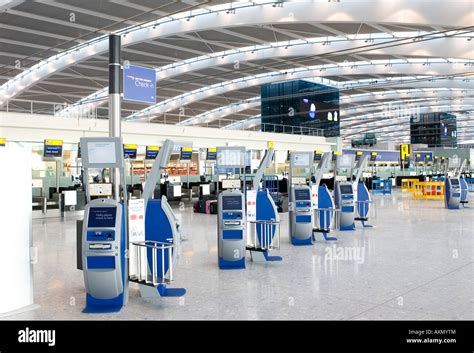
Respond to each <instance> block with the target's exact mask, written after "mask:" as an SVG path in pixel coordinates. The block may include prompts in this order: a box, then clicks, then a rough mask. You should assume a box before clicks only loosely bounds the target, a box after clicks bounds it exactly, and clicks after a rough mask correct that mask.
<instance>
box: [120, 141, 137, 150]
mask: <svg viewBox="0 0 474 353" xmlns="http://www.w3.org/2000/svg"><path fill="white" fill-rule="evenodd" d="M123 148H124V149H126V150H136V149H138V145H136V144H133V143H124V145H123Z"/></svg>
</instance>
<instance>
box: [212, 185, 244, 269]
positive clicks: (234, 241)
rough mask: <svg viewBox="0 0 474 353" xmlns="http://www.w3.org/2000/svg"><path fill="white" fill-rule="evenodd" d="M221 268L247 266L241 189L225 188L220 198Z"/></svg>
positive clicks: (219, 235) (219, 245)
mask: <svg viewBox="0 0 474 353" xmlns="http://www.w3.org/2000/svg"><path fill="white" fill-rule="evenodd" d="M218 210H219V212H218V232H217V236H218V239H217V244H218V255H219V259H218V261H219V268H221V269H238V268H245V249H246V237H245V236H246V234H245V201H244V194H243V193H242V192H241V191H240V190H225V191H223V192H221V193H220V194H219V200H218Z"/></svg>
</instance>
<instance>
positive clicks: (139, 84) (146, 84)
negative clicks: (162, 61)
mask: <svg viewBox="0 0 474 353" xmlns="http://www.w3.org/2000/svg"><path fill="white" fill-rule="evenodd" d="M123 99H125V100H128V101H134V102H143V103H149V104H155V103H156V73H155V70H154V69H150V68H147V67H142V66H135V65H130V64H127V63H125V64H124V65H123Z"/></svg>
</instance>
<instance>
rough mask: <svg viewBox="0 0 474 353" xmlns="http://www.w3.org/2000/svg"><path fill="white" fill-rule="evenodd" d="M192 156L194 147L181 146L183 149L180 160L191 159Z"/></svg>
mask: <svg viewBox="0 0 474 353" xmlns="http://www.w3.org/2000/svg"><path fill="white" fill-rule="evenodd" d="M192 157H193V148H192V147H181V151H180V153H179V160H180V161H190V160H191V158H192Z"/></svg>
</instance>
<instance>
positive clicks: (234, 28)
mask: <svg viewBox="0 0 474 353" xmlns="http://www.w3.org/2000/svg"><path fill="white" fill-rule="evenodd" d="M0 11H1V14H0V25H1V28H2V31H0V48H1V49H0V109H1V110H7V109H8V110H9V111H19V112H21V111H25V112H27V111H31V110H32V107H33V106H34V107H36V108H35V109H36V111H38V112H44V113H54V114H56V115H59V116H63V117H64V118H68V117H71V116H74V117H81V116H83V115H84V114H90V112H91V111H92V112H93V114H94V116H97V117H98V118H107V115H108V111H107V104H106V103H107V101H106V99H105V98H106V94H107V84H108V65H107V64H108V59H107V50H108V34H110V33H116V34H119V35H121V36H122V44H123V59H124V60H127V61H129V62H131V63H133V64H136V65H141V66H147V67H152V68H154V69H155V71H156V81H157V85H156V86H157V93H156V95H157V104H156V105H154V106H151V107H148V106H146V105H143V104H139V103H136V102H124V103H123V106H122V108H123V110H122V116H123V119H126V120H131V121H152V122H160V123H167V124H180V125H191V124H192V125H202V126H213V127H221V128H229V129H231V128H240V129H246V128H249V129H251V128H256V127H258V126H259V124H260V120H259V119H260V118H259V114H260V99H259V97H260V85H261V84H264V83H271V82H282V81H290V80H295V79H305V80H310V81H314V82H321V83H324V84H327V85H330V86H333V87H336V88H338V89H339V90H340V94H341V99H340V104H341V109H340V113H341V114H340V118H341V128H342V129H341V134H342V136H343V138H345V139H346V140H345V141H346V142H347V141H349V140H350V138H352V137H353V136H355V135H357V134H360V133H362V132H364V131H370V132H375V133H376V134H377V135H378V136H379V137H380V138H381V140H393V141H399V142H402V141H407V139H409V125H408V118H409V114H410V109H415V110H416V111H417V112H432V111H440V112H445V111H446V112H454V113H455V114H457V116H458V136H459V141H460V142H462V141H464V140H465V141H467V140H472V138H473V135H474V128H473V126H472V125H471V124H470V123H469V122H470V121H471V120H472V111H473V109H472V104H473V95H474V84H473V82H474V81H473V80H472V79H473V78H472V74H473V72H474V42H472V37H473V36H474V6H472V1H471V0H457V1H453V2H450V5H449V6H446V2H445V1H443V0H432V1H429V2H427V1H422V0H395V1H390V2H388V1H386V0H360V1H328V0H301V1H281V0H279V1H264V0H259V1H213V0H211V1H205V0H184V1H179V2H177V1H169V0H166V1H160V2H150V1H145V0H136V1H131V0H108V1H101V2H93V1H79V0H54V1H44V0H40V1H34V2H33V1H21V0H11V1H6V2H2V3H1V5H0ZM263 13H264V14H265V15H264V16H262V14H263ZM19 23H21V24H22V25H21V26H20V25H19ZM393 107H399V108H400V109H398V110H397V111H396V112H395V110H394V109H393ZM402 108H403V109H402ZM400 110H402V111H403V113H400Z"/></svg>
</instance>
